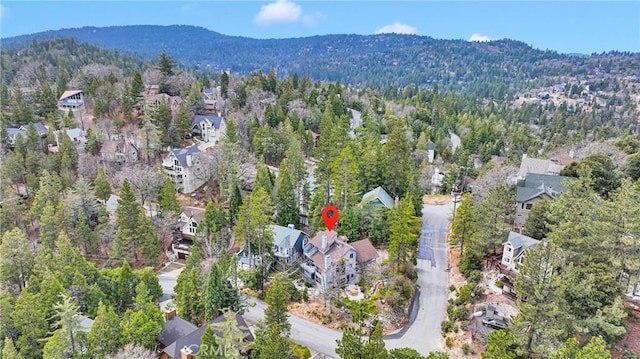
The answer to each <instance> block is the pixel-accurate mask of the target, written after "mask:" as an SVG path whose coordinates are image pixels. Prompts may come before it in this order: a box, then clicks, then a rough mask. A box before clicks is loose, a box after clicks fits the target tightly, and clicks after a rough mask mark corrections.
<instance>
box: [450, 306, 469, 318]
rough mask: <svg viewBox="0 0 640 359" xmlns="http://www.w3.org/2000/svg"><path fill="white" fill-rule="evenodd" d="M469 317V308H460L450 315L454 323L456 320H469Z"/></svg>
mask: <svg viewBox="0 0 640 359" xmlns="http://www.w3.org/2000/svg"><path fill="white" fill-rule="evenodd" d="M468 316H469V310H468V309H467V307H459V308H456V310H454V311H453V313H452V314H450V315H449V319H450V320H452V321H456V320H461V321H464V320H467V317H468Z"/></svg>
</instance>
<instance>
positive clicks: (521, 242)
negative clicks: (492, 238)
mask: <svg viewBox="0 0 640 359" xmlns="http://www.w3.org/2000/svg"><path fill="white" fill-rule="evenodd" d="M506 243H509V244H510V245H511V247H513V249H514V251H515V252H522V251H524V250H525V249H527V248H531V247H535V246H537V245H538V243H540V241H539V240H537V239H534V238H531V237H529V236H525V235H524V234H521V233H518V232H514V231H511V232H509V237H507V242H506Z"/></svg>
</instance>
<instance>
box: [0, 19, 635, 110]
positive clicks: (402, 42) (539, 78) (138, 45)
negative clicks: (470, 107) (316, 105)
mask: <svg viewBox="0 0 640 359" xmlns="http://www.w3.org/2000/svg"><path fill="white" fill-rule="evenodd" d="M50 38H74V39H76V40H77V41H80V42H88V43H91V44H94V45H97V46H102V47H106V48H109V49H113V50H117V51H122V52H129V53H132V54H134V55H137V56H141V57H143V58H147V59H150V58H154V57H155V56H156V55H157V54H158V52H160V51H163V50H164V51H165V52H166V53H167V54H168V55H170V56H172V57H173V58H175V59H176V60H177V61H178V62H179V63H180V64H181V65H182V66H185V67H192V66H194V67H198V68H201V69H210V70H213V71H219V70H229V71H231V72H237V73H241V74H248V73H250V72H252V71H257V70H262V71H263V72H266V71H268V69H270V68H274V69H275V70H276V72H277V73H278V74H279V75H281V76H283V75H286V74H288V73H293V72H297V73H298V74H299V75H308V76H310V77H311V78H312V79H314V80H324V81H341V82H342V83H344V84H347V85H349V86H353V87H368V86H389V85H397V86H406V85H410V84H413V85H416V86H417V87H431V86H434V85H437V86H439V87H440V88H441V89H446V90H456V91H462V92H467V93H474V94H476V95H478V96H481V97H493V98H500V99H502V98H504V96H505V95H508V94H512V93H514V92H515V91H516V90H518V89H523V88H531V87H537V86H544V85H553V84H554V83H555V82H556V81H555V80H554V78H556V77H559V76H594V75H595V76H597V75H599V74H600V75H602V76H605V77H626V76H640V70H638V69H640V54H635V53H620V52H611V53H607V54H599V55H596V54H594V55H591V56H571V55H565V54H559V53H557V52H555V51H551V50H546V51H541V50H538V49H534V48H532V47H531V46H529V45H527V44H525V43H523V42H520V41H515V40H508V39H506V40H497V41H491V42H484V43H479V42H468V41H464V40H441V39H434V38H431V37H428V36H417V35H397V34H380V35H324V36H312V37H304V38H290V39H264V40H261V39H260V40H259V39H251V38H246V37H236V36H227V35H223V34H220V33H217V32H214V31H209V30H207V29H204V28H201V27H194V26H184V25H174V26H152V25H137V26H113V27H104V28H97V27H83V28H73V29H61V30H54V31H46V32H41V33H36V34H32V35H23V36H17V37H12V38H6V39H3V40H2V46H3V47H10V48H11V47H16V46H18V47H19V46H24V45H26V44H28V43H30V42H32V41H33V40H44V39H50ZM596 68H597V69H598V70H597V71H596Z"/></svg>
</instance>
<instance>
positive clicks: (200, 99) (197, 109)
mask: <svg viewBox="0 0 640 359" xmlns="http://www.w3.org/2000/svg"><path fill="white" fill-rule="evenodd" d="M187 109H188V110H189V112H190V113H192V114H193V115H202V114H203V113H204V95H203V94H202V88H201V87H200V83H198V81H193V82H192V83H191V87H189V94H188V95H187Z"/></svg>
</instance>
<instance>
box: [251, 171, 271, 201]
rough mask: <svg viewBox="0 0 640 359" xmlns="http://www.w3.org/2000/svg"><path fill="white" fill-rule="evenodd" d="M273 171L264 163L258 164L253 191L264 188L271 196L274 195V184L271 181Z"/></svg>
mask: <svg viewBox="0 0 640 359" xmlns="http://www.w3.org/2000/svg"><path fill="white" fill-rule="evenodd" d="M270 172H271V171H269V168H267V166H266V165H265V164H264V163H258V169H257V171H256V179H255V180H254V181H253V190H254V191H255V190H256V189H257V188H262V189H264V190H265V192H267V194H268V195H269V196H271V195H272V194H273V182H272V180H271V173H270Z"/></svg>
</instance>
